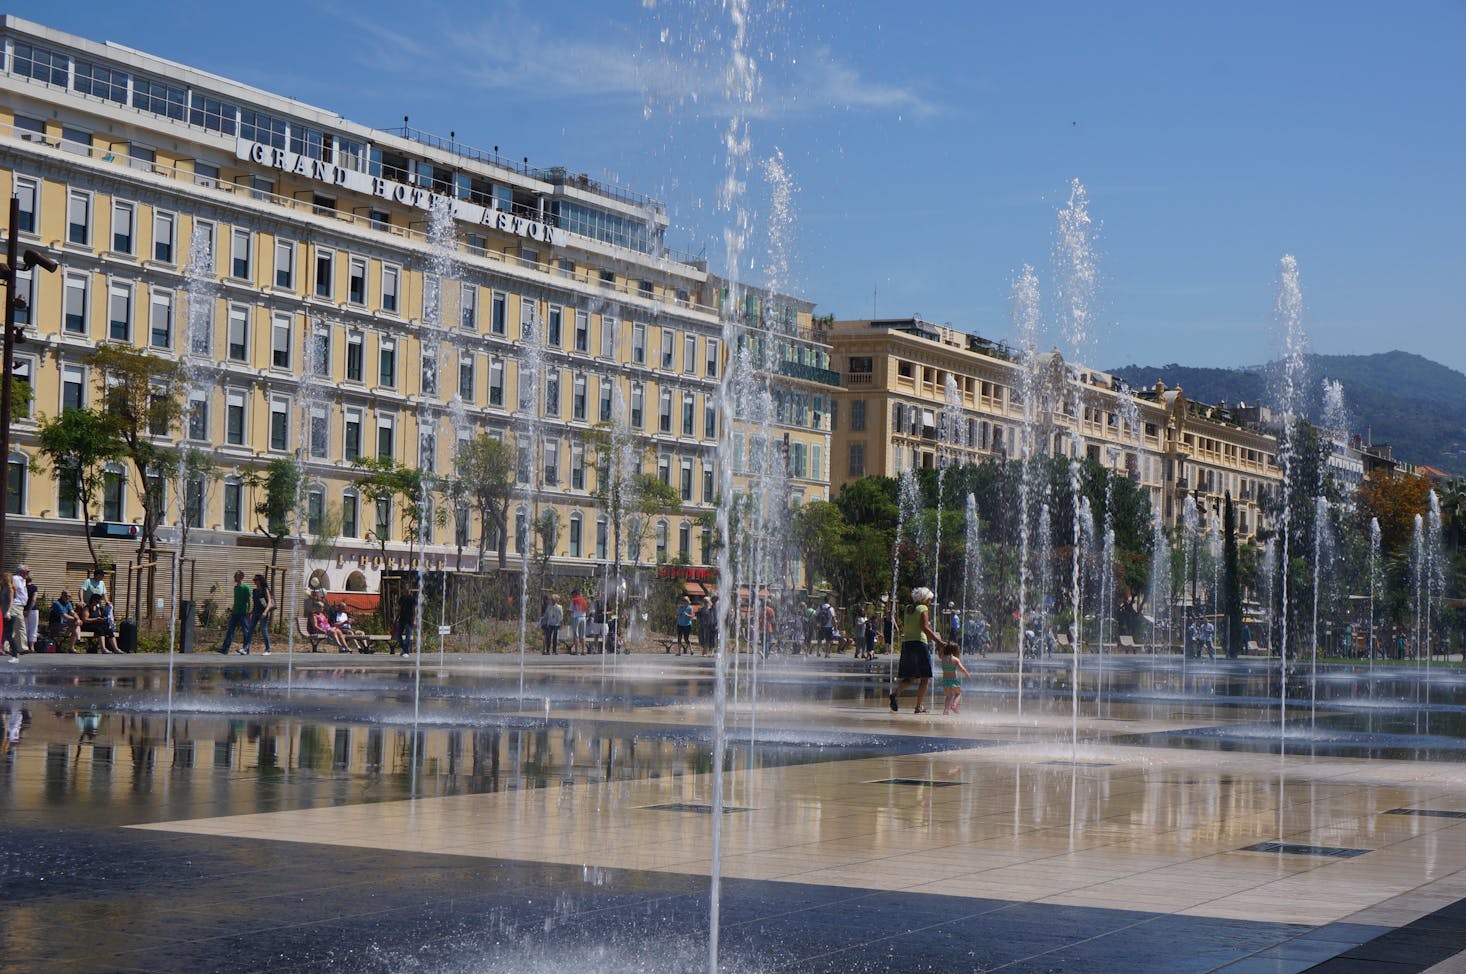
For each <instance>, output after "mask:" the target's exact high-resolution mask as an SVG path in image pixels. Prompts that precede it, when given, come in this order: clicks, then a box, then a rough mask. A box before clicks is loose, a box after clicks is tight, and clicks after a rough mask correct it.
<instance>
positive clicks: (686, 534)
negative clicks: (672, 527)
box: [677, 521, 692, 561]
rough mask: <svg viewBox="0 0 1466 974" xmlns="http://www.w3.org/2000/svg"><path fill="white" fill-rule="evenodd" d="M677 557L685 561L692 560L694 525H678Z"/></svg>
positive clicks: (684, 522)
mask: <svg viewBox="0 0 1466 974" xmlns="http://www.w3.org/2000/svg"><path fill="white" fill-rule="evenodd" d="M677 557H678V558H680V559H682V560H683V561H691V560H692V525H691V524H689V523H687V522H686V521H683V522H682V523H681V524H679V525H677Z"/></svg>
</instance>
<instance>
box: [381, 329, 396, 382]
mask: <svg viewBox="0 0 1466 974" xmlns="http://www.w3.org/2000/svg"><path fill="white" fill-rule="evenodd" d="M377 384H378V385H381V386H385V387H387V388H388V389H391V388H393V387H395V386H396V385H397V343H396V342H395V341H393V340H392V339H390V338H382V339H380V340H378V342H377Z"/></svg>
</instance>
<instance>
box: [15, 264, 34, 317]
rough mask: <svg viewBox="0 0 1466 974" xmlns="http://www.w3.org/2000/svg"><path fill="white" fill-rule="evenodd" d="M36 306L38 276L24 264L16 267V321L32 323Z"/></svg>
mask: <svg viewBox="0 0 1466 974" xmlns="http://www.w3.org/2000/svg"><path fill="white" fill-rule="evenodd" d="M35 308H36V276H35V274H34V273H33V272H32V271H31V270H30V269H29V268H27V267H25V266H24V265H22V266H20V267H17V268H16V269H15V323H16V324H17V325H28V324H30V323H31V321H32V319H33V317H34V314H35Z"/></svg>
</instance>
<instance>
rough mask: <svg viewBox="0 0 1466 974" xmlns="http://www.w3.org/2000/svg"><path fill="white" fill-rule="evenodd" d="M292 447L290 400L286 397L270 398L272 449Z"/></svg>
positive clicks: (278, 449) (281, 449)
mask: <svg viewBox="0 0 1466 974" xmlns="http://www.w3.org/2000/svg"><path fill="white" fill-rule="evenodd" d="M289 448H290V402H289V401H288V400H285V399H271V400H270V449H272V450H277V451H283V450H287V449H289Z"/></svg>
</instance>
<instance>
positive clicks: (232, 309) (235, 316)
mask: <svg viewBox="0 0 1466 974" xmlns="http://www.w3.org/2000/svg"><path fill="white" fill-rule="evenodd" d="M227 327H228V331H229V334H228V344H229V349H228V354H229V359H230V361H233V362H248V361H249V308H247V307H245V306H244V305H239V304H233V305H230V306H229V324H228V326H227Z"/></svg>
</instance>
